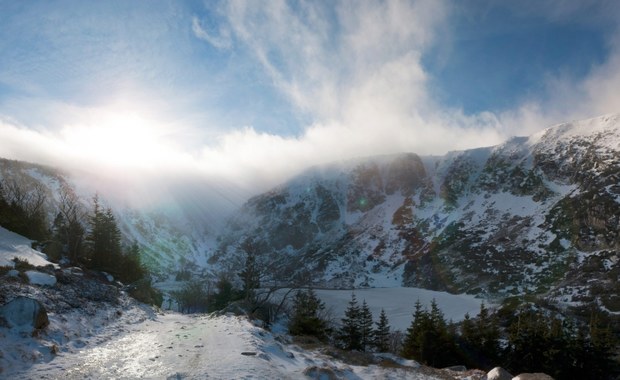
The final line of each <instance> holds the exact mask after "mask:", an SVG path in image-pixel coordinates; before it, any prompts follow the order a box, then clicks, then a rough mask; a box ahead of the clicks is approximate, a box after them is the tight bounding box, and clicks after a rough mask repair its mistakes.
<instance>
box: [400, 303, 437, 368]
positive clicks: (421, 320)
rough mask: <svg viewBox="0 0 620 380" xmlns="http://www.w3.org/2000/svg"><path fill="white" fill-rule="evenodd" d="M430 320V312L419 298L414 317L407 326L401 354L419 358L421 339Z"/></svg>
mask: <svg viewBox="0 0 620 380" xmlns="http://www.w3.org/2000/svg"><path fill="white" fill-rule="evenodd" d="M429 320H430V318H429V315H428V312H427V311H426V310H423V309H422V303H421V302H420V300H417V301H416V303H415V306H414V311H413V319H412V320H411V325H409V327H408V328H407V332H406V334H405V340H404V342H403V350H402V352H401V355H402V356H403V357H405V358H407V359H418V360H420V359H419V358H420V357H421V344H422V343H421V341H422V335H423V333H424V329H425V328H426V327H427V326H428V321H429Z"/></svg>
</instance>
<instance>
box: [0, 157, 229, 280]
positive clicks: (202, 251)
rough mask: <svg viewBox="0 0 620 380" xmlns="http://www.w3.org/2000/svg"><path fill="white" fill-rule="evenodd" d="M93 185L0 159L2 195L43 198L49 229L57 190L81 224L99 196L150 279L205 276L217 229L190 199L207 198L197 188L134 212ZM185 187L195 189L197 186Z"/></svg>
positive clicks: (56, 205) (60, 172)
mask: <svg viewBox="0 0 620 380" xmlns="http://www.w3.org/2000/svg"><path fill="white" fill-rule="evenodd" d="M92 182H95V183H96V181H93V180H92V176H91V175H89V174H85V173H79V174H76V173H69V172H66V171H63V170H60V169H55V168H51V167H47V166H43V165H38V164H33V163H27V162H20V161H14V160H7V159H0V190H1V189H2V188H3V187H4V191H5V193H10V194H8V197H9V198H12V197H14V195H13V193H15V191H13V190H12V189H16V192H17V193H21V194H22V196H21V197H22V198H23V199H25V201H26V202H27V200H28V199H29V198H33V197H34V195H35V194H36V193H37V192H40V193H41V194H43V198H44V199H45V202H44V209H45V213H46V219H47V223H48V225H50V226H51V224H52V222H53V221H54V219H55V217H56V215H57V214H58V211H59V205H60V202H61V193H62V189H64V188H68V189H70V191H72V192H74V193H75V194H76V195H77V197H78V200H79V204H80V208H81V210H80V213H81V215H82V218H81V219H82V221H83V223H84V224H86V223H87V221H88V213H90V212H91V211H92V207H93V206H92V198H93V196H94V195H95V194H98V195H99V197H100V198H101V200H102V202H103V204H104V206H106V207H110V208H111V209H112V210H113V212H114V216H115V218H116V221H117V223H118V226H119V228H120V230H121V232H122V236H123V243H124V245H126V246H128V245H130V244H132V243H133V242H137V243H138V244H139V246H140V248H141V254H142V257H141V259H142V262H143V263H144V264H146V265H147V267H148V268H149V269H150V270H151V271H152V272H153V273H154V274H156V275H159V276H160V277H167V276H168V275H170V274H174V273H176V272H177V271H178V270H180V269H187V270H193V271H194V272H202V271H204V270H205V269H204V268H205V267H206V260H207V258H208V256H207V253H208V252H210V250H212V249H213V248H212V247H211V246H212V245H213V244H212V243H210V242H212V241H214V239H213V238H214V236H215V233H216V232H215V230H216V228H217V227H214V226H213V219H214V217H212V216H211V215H209V214H208V213H207V212H206V211H205V210H204V207H202V205H201V202H200V201H199V200H197V199H195V197H196V194H199V193H200V191H201V190H202V192H203V193H206V192H207V191H206V190H204V187H202V188H201V187H199V186H197V187H198V189H197V190H196V189H194V191H193V192H192V190H191V189H190V188H186V189H177V191H176V192H175V191H172V192H171V193H170V195H169V196H168V197H167V198H166V199H165V202H161V204H158V205H156V206H149V207H135V206H131V204H130V203H129V202H123V201H122V200H120V201H119V200H118V199H117V197H110V198H108V197H106V193H101V192H100V190H98V189H97V188H96V185H93V184H92ZM187 183H189V184H191V185H192V186H194V185H196V183H197V181H193V182H186V184H187ZM103 187H104V188H105V186H103ZM181 191H183V192H182V193H181ZM151 192H152V191H151ZM180 194H181V195H180ZM179 198H180V199H181V200H179ZM110 199H112V200H111V201H110Z"/></svg>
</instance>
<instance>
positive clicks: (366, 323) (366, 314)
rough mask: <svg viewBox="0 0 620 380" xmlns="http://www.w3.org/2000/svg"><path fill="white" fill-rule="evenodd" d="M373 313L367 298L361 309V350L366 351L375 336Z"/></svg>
mask: <svg viewBox="0 0 620 380" xmlns="http://www.w3.org/2000/svg"><path fill="white" fill-rule="evenodd" d="M372 324H373V322H372V313H371V312H370V309H369V308H368V304H367V303H366V300H363V302H362V308H361V309H360V321H359V325H360V345H361V350H362V351H366V350H367V349H368V348H370V346H371V345H372V339H373V337H374V329H373V328H372Z"/></svg>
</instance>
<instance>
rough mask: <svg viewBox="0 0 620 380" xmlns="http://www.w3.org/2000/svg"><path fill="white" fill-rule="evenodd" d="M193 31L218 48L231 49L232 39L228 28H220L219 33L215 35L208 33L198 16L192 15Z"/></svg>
mask: <svg viewBox="0 0 620 380" xmlns="http://www.w3.org/2000/svg"><path fill="white" fill-rule="evenodd" d="M192 31H193V32H194V35H195V36H196V37H197V38H200V39H201V40H205V41H207V42H208V43H210V44H211V45H213V46H214V47H216V48H218V49H230V47H231V46H232V39H231V36H230V32H229V31H228V29H220V30H219V35H217V36H214V35H212V34H210V33H208V32H207V31H206V30H205V29H204V28H203V27H202V25H201V24H200V20H199V19H198V17H196V16H194V17H192Z"/></svg>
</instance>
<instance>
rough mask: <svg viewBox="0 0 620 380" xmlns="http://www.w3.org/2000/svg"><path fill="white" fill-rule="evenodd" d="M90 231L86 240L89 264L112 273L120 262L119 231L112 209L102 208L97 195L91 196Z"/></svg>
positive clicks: (116, 270)
mask: <svg viewBox="0 0 620 380" xmlns="http://www.w3.org/2000/svg"><path fill="white" fill-rule="evenodd" d="M89 225H90V232H89V234H88V235H87V238H86V240H87V242H88V245H89V250H90V257H91V262H90V266H91V267H92V268H95V269H99V270H105V271H109V272H112V273H116V272H118V268H119V266H120V264H121V259H122V257H121V233H120V230H119V228H118V226H117V225H116V219H115V218H114V214H113V213H112V209H110V208H107V209H105V210H104V209H103V208H102V207H101V205H100V204H99V197H98V196H97V195H95V197H94V198H93V213H92V214H91V215H90V217H89Z"/></svg>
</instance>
